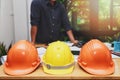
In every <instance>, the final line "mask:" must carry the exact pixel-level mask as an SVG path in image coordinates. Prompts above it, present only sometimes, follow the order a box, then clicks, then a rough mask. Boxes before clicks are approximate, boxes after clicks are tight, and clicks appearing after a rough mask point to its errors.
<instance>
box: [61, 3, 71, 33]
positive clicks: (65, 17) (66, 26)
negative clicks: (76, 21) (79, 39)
mask: <svg viewBox="0 0 120 80" xmlns="http://www.w3.org/2000/svg"><path fill="white" fill-rule="evenodd" d="M62 26H63V27H64V29H65V30H66V31H68V30H71V25H70V22H69V18H68V15H67V12H66V9H65V6H64V5H63V4H62Z"/></svg>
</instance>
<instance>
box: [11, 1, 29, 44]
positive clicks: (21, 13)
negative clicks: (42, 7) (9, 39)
mask: <svg viewBox="0 0 120 80" xmlns="http://www.w3.org/2000/svg"><path fill="white" fill-rule="evenodd" d="M13 13H14V30H15V42H17V41H19V40H23V39H24V40H29V36H28V35H29V26H28V24H29V21H28V10H27V0H13Z"/></svg>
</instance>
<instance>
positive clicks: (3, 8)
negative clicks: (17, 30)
mask: <svg viewBox="0 0 120 80" xmlns="http://www.w3.org/2000/svg"><path fill="white" fill-rule="evenodd" d="M12 3H13V2H12V0H1V2H0V42H4V43H5V44H6V46H8V45H9V44H10V43H11V42H14V22H13V21H14V19H13V5H12Z"/></svg>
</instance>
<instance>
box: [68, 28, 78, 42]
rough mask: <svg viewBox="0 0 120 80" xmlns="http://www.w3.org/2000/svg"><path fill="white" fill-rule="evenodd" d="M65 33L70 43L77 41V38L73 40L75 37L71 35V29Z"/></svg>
mask: <svg viewBox="0 0 120 80" xmlns="http://www.w3.org/2000/svg"><path fill="white" fill-rule="evenodd" d="M67 35H68V37H69V39H70V41H71V42H72V43H74V44H76V43H78V40H75V38H74V36H73V33H72V30H68V31H67Z"/></svg>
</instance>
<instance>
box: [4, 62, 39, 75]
mask: <svg viewBox="0 0 120 80" xmlns="http://www.w3.org/2000/svg"><path fill="white" fill-rule="evenodd" d="M39 64H40V62H38V63H37V64H36V66H34V67H30V68H27V69H21V70H18V69H11V68H10V67H8V66H6V65H5V64H4V65H3V67H4V72H5V73H6V74H8V75H13V76H14V75H26V74H29V73H31V72H33V71H34V70H35V69H36V68H37V67H38V66H39Z"/></svg>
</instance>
